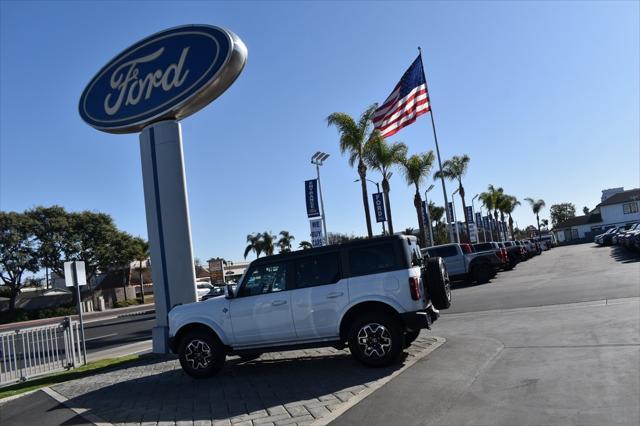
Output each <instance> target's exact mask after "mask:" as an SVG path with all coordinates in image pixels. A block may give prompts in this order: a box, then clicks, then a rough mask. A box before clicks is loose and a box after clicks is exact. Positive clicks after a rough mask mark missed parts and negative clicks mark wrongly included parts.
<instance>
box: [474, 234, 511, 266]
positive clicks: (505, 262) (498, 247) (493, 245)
mask: <svg viewBox="0 0 640 426" xmlns="http://www.w3.org/2000/svg"><path fill="white" fill-rule="evenodd" d="M473 248H474V250H475V251H476V252H483V251H493V252H494V253H495V254H496V256H498V257H499V258H500V260H501V262H502V266H501V269H503V270H505V271H508V270H511V269H513V268H514V267H515V266H516V263H518V262H517V261H514V262H511V261H510V259H509V254H508V252H507V248H506V246H505V245H504V244H503V243H498V242H495V241H490V242H486V243H477V244H474V245H473Z"/></svg>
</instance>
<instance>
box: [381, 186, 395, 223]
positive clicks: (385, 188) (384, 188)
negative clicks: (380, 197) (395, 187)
mask: <svg viewBox="0 0 640 426" xmlns="http://www.w3.org/2000/svg"><path fill="white" fill-rule="evenodd" d="M390 191H391V188H390V187H389V181H388V180H387V178H386V177H385V178H384V179H382V192H383V193H384V204H385V207H386V209H387V224H388V225H389V235H393V220H392V219H391V201H390V200H389V192H390Z"/></svg>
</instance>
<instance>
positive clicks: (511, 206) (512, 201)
mask: <svg viewBox="0 0 640 426" xmlns="http://www.w3.org/2000/svg"><path fill="white" fill-rule="evenodd" d="M519 205H520V201H518V199H517V198H516V197H514V196H513V195H505V196H504V198H503V199H502V202H501V211H502V213H506V214H508V215H509V229H510V230H511V235H514V233H513V218H512V217H511V213H513V211H514V210H515V208H516V207H517V206H519Z"/></svg>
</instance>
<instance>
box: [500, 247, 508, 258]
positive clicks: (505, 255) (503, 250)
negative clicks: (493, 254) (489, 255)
mask: <svg viewBox="0 0 640 426" xmlns="http://www.w3.org/2000/svg"><path fill="white" fill-rule="evenodd" d="M500 253H501V254H502V258H503V259H504V260H507V259H508V258H509V256H508V255H507V249H501V250H500Z"/></svg>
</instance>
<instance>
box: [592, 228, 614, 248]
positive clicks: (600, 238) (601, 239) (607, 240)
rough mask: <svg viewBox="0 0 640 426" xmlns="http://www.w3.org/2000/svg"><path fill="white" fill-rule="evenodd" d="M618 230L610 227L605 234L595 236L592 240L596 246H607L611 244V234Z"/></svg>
mask: <svg viewBox="0 0 640 426" xmlns="http://www.w3.org/2000/svg"><path fill="white" fill-rule="evenodd" d="M617 230H618V228H617V227H615V226H614V227H612V228H609V229H607V230H606V231H605V232H603V233H602V234H600V235H596V237H595V238H594V241H595V243H596V244H599V245H603V246H607V245H610V244H611V238H612V237H613V234H614V233H615V232H616V231H617Z"/></svg>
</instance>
